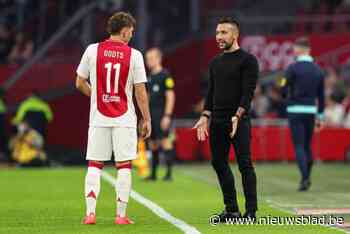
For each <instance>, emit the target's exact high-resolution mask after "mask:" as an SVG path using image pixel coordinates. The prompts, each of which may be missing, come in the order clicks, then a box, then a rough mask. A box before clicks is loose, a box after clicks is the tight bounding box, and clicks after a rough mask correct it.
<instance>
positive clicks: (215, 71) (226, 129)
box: [194, 17, 259, 222]
mask: <svg viewBox="0 0 350 234" xmlns="http://www.w3.org/2000/svg"><path fill="white" fill-rule="evenodd" d="M238 36H239V24H238V22H237V21H236V20H234V19H232V18H230V17H223V18H221V19H220V21H219V23H218V25H217V28H216V42H217V44H218V47H219V48H220V49H221V50H222V51H223V53H220V54H219V55H217V56H216V57H215V58H214V59H213V60H212V61H211V63H210V65H209V91H208V94H207V97H206V102H205V110H204V111H203V113H202V115H201V117H200V119H199V121H198V122H197V123H196V125H195V126H194V128H196V129H197V137H198V140H200V141H203V140H205V139H206V137H207V136H208V135H209V134H210V148H211V154H212V165H213V167H214V169H215V171H216V174H217V176H218V180H219V183H220V187H221V190H222V193H223V197H224V204H225V209H224V211H223V212H222V213H220V214H219V217H220V220H221V222H225V220H226V219H227V218H240V217H241V213H240V211H239V207H238V204H237V197H236V189H235V182H234V177H233V174H232V171H231V169H230V165H229V150H230V145H231V144H233V146H234V149H235V153H236V158H237V162H238V166H239V170H240V172H241V175H242V183H243V190H244V196H245V199H246V207H245V208H246V209H245V213H244V215H243V217H246V218H254V219H255V213H256V210H257V193H256V175H255V170H254V167H253V164H252V160H251V154H250V137H251V124H250V118H249V109H250V103H251V100H252V97H253V95H254V90H255V87H256V82H257V79H258V73H259V66H258V62H257V59H256V58H255V57H254V56H253V55H251V54H249V53H248V52H246V51H245V50H243V49H241V48H240V47H239V45H238ZM209 119H211V123H210V129H209V134H208V125H209Z"/></svg>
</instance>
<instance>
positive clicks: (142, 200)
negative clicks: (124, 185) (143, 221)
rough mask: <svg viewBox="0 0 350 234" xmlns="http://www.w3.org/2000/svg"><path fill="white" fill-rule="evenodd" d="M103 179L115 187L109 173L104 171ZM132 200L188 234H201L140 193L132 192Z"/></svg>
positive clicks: (113, 179)
mask: <svg viewBox="0 0 350 234" xmlns="http://www.w3.org/2000/svg"><path fill="white" fill-rule="evenodd" d="M102 178H103V179H105V180H106V181H107V182H108V183H110V184H111V185H113V186H114V185H115V181H116V180H115V178H113V177H112V176H111V175H110V174H109V173H108V172H105V171H103V172H102ZM130 196H131V198H133V199H134V200H135V201H137V202H138V203H141V204H142V205H144V206H145V207H147V208H148V209H150V210H151V211H152V212H153V213H155V214H156V215H158V216H159V217H160V218H162V219H164V220H166V221H168V222H169V223H171V224H173V225H174V226H176V227H177V228H179V229H180V230H182V231H183V232H184V233H186V234H200V231H198V230H197V229H196V228H195V227H193V226H191V225H189V224H187V223H185V222H184V221H182V220H181V219H178V218H175V217H174V216H172V215H171V214H170V213H168V212H167V211H166V210H164V209H163V208H162V207H160V206H158V205H157V204H156V203H154V202H152V201H150V200H148V199H147V198H145V197H144V196H142V195H141V194H139V193H138V192H136V191H134V190H131V193H130Z"/></svg>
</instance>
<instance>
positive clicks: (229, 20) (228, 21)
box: [218, 16, 239, 31]
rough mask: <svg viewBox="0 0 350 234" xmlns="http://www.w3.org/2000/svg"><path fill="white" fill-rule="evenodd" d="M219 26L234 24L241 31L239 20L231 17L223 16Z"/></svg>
mask: <svg viewBox="0 0 350 234" xmlns="http://www.w3.org/2000/svg"><path fill="white" fill-rule="evenodd" d="M218 24H232V25H234V26H236V27H237V29H238V31H239V22H238V20H237V19H234V18H233V17H231V16H223V17H221V18H220V19H219V22H218Z"/></svg>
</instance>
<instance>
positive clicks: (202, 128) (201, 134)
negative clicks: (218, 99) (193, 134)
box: [193, 116, 209, 141]
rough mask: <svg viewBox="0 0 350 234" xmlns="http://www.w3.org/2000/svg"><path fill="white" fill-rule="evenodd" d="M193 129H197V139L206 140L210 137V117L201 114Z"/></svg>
mask: <svg viewBox="0 0 350 234" xmlns="http://www.w3.org/2000/svg"><path fill="white" fill-rule="evenodd" d="M193 129H197V139H198V140H199V141H205V139H206V138H207V137H208V135H209V134H208V118H207V117H205V116H201V117H200V119H199V120H198V122H197V123H196V124H195V125H194V127H193Z"/></svg>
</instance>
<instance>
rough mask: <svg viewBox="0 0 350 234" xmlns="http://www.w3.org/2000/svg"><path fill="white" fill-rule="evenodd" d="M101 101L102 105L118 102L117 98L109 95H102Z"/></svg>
mask: <svg viewBox="0 0 350 234" xmlns="http://www.w3.org/2000/svg"><path fill="white" fill-rule="evenodd" d="M102 101H103V102H104V103H110V102H120V97H119V96H114V95H109V94H103V95H102Z"/></svg>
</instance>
